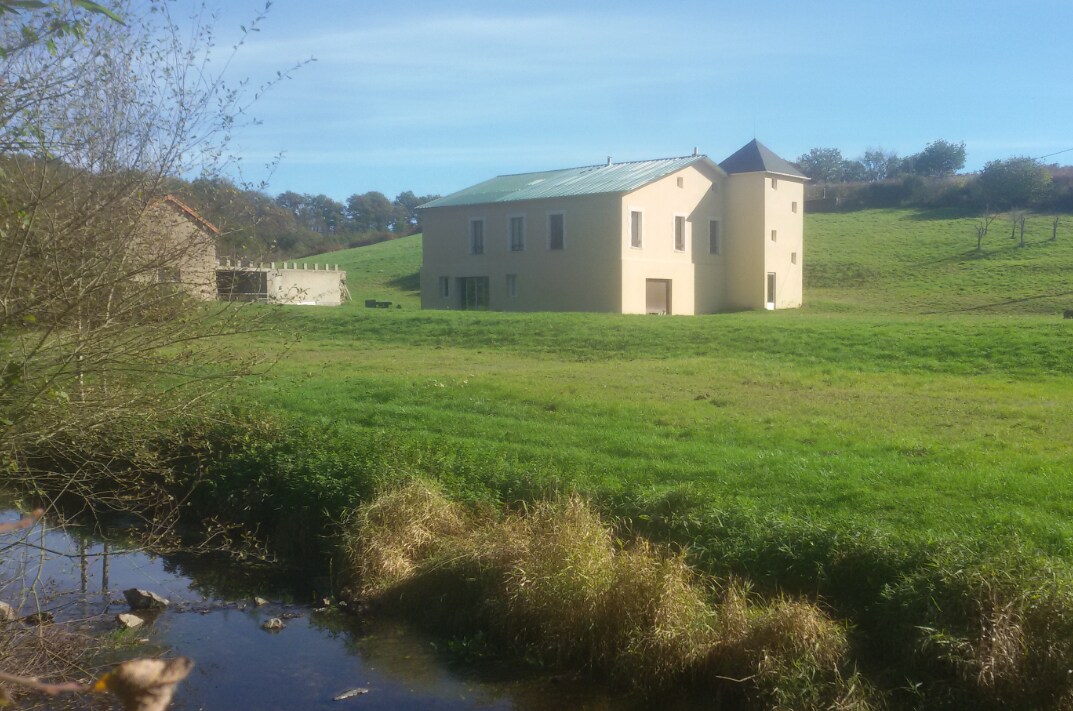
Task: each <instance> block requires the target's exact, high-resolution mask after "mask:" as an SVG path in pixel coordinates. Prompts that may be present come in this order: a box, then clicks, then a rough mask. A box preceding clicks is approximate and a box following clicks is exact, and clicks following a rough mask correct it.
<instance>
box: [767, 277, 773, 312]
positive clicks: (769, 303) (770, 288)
mask: <svg viewBox="0 0 1073 711" xmlns="http://www.w3.org/2000/svg"><path fill="white" fill-rule="evenodd" d="M767 307H768V308H769V309H773V308H775V272H768V274H767Z"/></svg>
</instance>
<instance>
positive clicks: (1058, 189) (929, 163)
mask: <svg viewBox="0 0 1073 711" xmlns="http://www.w3.org/2000/svg"><path fill="white" fill-rule="evenodd" d="M795 165H796V166H797V167H798V168H799V169H800V170H801V172H802V173H804V174H805V175H807V176H808V177H809V178H811V179H812V180H813V184H812V185H811V186H810V188H809V197H810V198H812V199H813V200H815V202H813V204H812V207H813V209H814V210H824V209H834V208H838V209H864V208H870V207H898V206H914V207H959V208H965V209H974V210H984V211H985V212H989V211H995V210H1011V209H1032V210H1040V211H1062V212H1068V211H1073V168H1071V167H1067V166H1059V165H1057V164H1053V165H1045V164H1043V163H1042V162H1041V161H1040V160H1039V159H1037V158H1031V157H1028V156H1015V157H1012V158H1006V159H1000V160H992V161H988V162H987V163H986V164H985V165H984V167H983V169H982V170H980V171H979V172H978V173H970V174H961V173H959V171H961V170H962V169H963V168H964V167H965V144H964V142H960V143H954V142H952V141H947V140H943V139H939V140H936V141H932V142H931V143H929V144H927V145H926V146H925V147H924V149H923V150H921V151H920V152H919V153H914V154H912V155H909V156H904V157H901V156H899V155H898V154H897V153H896V152H895V151H887V150H884V149H882V148H869V149H868V150H866V151H864V153H863V154H861V155H860V156H859V157H857V158H853V159H847V158H845V157H843V155H842V151H841V150H839V149H838V148H813V149H811V150H810V151H809V152H808V153H804V154H802V155H801V156H799V157H798V159H797V161H796V162H795Z"/></svg>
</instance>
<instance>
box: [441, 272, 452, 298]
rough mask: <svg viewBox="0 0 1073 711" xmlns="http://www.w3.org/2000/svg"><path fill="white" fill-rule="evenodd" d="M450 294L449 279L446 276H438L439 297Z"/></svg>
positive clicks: (445, 296)
mask: <svg viewBox="0 0 1073 711" xmlns="http://www.w3.org/2000/svg"><path fill="white" fill-rule="evenodd" d="M450 295H451V280H450V279H449V278H447V277H440V298H443V299H446V298H447V297H449V296H450Z"/></svg>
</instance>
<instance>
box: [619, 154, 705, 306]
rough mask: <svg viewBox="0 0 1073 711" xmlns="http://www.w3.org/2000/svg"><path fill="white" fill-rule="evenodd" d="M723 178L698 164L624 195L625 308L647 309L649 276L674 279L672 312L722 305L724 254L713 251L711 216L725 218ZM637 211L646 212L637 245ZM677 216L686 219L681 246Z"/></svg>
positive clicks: (671, 289)
mask: <svg viewBox="0 0 1073 711" xmlns="http://www.w3.org/2000/svg"><path fill="white" fill-rule="evenodd" d="M724 178H725V176H724V175H723V174H722V172H720V171H718V170H712V169H708V168H706V167H703V168H702V167H699V166H695V165H694V166H689V167H687V168H684V169H682V170H680V171H677V172H675V173H672V174H670V175H668V176H666V177H664V178H662V179H660V180H657V181H656V182H654V183H651V184H649V185H646V186H644V187H642V188H640V189H638V190H635V191H633V192H631V193H628V194H626V195H625V196H623V198H622V206H621V215H620V231H621V236H620V245H621V259H622V312H623V313H631V314H643V313H646V311H647V298H646V291H645V285H646V283H647V280H649V279H664V280H669V281H670V291H671V294H670V300H671V304H670V313H671V314H677V315H683V314H696V313H712V312H715V311H718V310H719V308H720V305H721V304H720V302H721V300H722V296H721V295H722V284H723V282H724V270H723V259H722V257H721V256H713V255H710V254H709V250H708V221H709V220H713V219H714V220H720V221H722V219H723V198H722V192H723V191H722V188H721V185H722V182H723V180H724ZM679 179H681V186H679ZM713 186H714V187H715V190H713V189H712V188H713ZM634 211H637V212H640V213H641V215H642V230H641V235H642V239H641V246H640V248H638V247H634V246H633V245H632V240H631V220H632V218H631V213H632V212H634ZM678 216H681V217H684V218H685V249H684V250H682V251H678V250H676V249H675V239H674V237H675V235H674V229H675V217H678Z"/></svg>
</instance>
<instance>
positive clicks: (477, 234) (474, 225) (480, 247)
mask: <svg viewBox="0 0 1073 711" xmlns="http://www.w3.org/2000/svg"><path fill="white" fill-rule="evenodd" d="M469 251H470V254H484V220H470V221H469Z"/></svg>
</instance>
